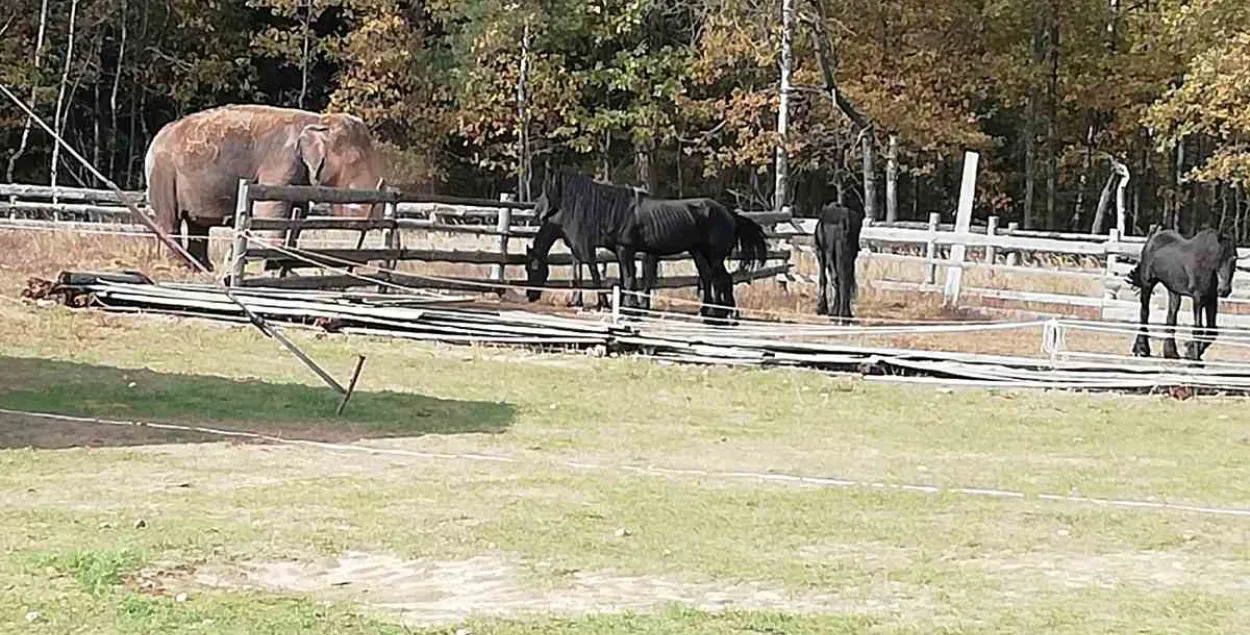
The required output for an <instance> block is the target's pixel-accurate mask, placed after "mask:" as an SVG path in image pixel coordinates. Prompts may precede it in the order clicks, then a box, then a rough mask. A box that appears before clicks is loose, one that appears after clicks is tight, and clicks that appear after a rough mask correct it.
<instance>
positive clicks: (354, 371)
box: [334, 355, 365, 416]
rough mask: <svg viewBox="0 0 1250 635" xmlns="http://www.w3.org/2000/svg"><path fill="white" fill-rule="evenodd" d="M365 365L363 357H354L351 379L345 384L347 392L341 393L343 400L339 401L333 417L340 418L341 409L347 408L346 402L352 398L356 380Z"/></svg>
mask: <svg viewBox="0 0 1250 635" xmlns="http://www.w3.org/2000/svg"><path fill="white" fill-rule="evenodd" d="M364 365H365V356H364V355H357V356H356V368H354V369H352V379H351V381H349V382H348V383H347V391H346V392H344V393H343V399H342V400H341V401H339V407H338V409H337V410H335V411H334V414H335V415H338V416H341V415H342V414H343V409H344V408H346V407H347V401H348V400H349V399H351V398H352V394H353V393H355V392H356V380H357V379H359V378H360V369H361V368H363V367H364Z"/></svg>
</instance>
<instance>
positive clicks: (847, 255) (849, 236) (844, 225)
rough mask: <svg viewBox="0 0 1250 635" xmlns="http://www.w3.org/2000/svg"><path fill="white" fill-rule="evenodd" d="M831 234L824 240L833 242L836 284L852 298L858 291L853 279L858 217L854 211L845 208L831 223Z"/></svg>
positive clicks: (856, 282) (857, 238) (857, 244)
mask: <svg viewBox="0 0 1250 635" xmlns="http://www.w3.org/2000/svg"><path fill="white" fill-rule="evenodd" d="M831 229H832V232H831V233H832V234H833V235H832V236H826V240H831V241H832V242H833V248H834V259H833V266H834V270H835V271H836V273H837V276H838V285H839V286H840V287H841V288H842V289H843V291H845V292H846V295H847V299H849V300H854V299H855V296H856V295H857V294H858V292H859V282H858V281H857V280H856V279H855V258H856V257H857V256H858V255H859V219H858V218H857V217H854V212H851V211H850V210H847V211H846V213H844V214H842V215H841V216H840V217H839V218H838V220H837V222H835V223H833V227H832V228H831Z"/></svg>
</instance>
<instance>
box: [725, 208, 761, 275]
mask: <svg viewBox="0 0 1250 635" xmlns="http://www.w3.org/2000/svg"><path fill="white" fill-rule="evenodd" d="M730 214H732V215H733V219H734V240H735V241H736V242H737V244H738V255H739V256H741V258H742V260H741V264H740V265H738V270H739V271H752V270H754V269H755V268H756V267H763V266H764V263H766V262H768V236H766V235H765V234H764V228H763V227H762V226H760V224H759V223H757V222H755V221H753V220H751V219H749V218H747V217H746V216H743V215H742V214H739V213H737V212H730Z"/></svg>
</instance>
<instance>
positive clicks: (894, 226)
mask: <svg viewBox="0 0 1250 635" xmlns="http://www.w3.org/2000/svg"><path fill="white" fill-rule="evenodd" d="M124 196H126V197H127V198H128V199H130V200H131V201H134V202H135V203H137V204H139V205H143V204H145V195H144V193H143V192H126V193H124ZM247 199H248V202H247V209H246V216H247V218H246V223H245V229H246V230H247V231H258V232H273V233H283V234H286V235H287V236H292V235H294V236H295V237H296V238H298V235H299V233H300V232H303V231H319V230H334V229H337V230H351V231H379V232H382V233H383V235H384V236H385V246H384V247H383V248H369V249H362V250H343V249H307V250H301V252H300V254H301V257H304V258H308V259H309V260H313V261H314V262H317V263H318V264H323V265H329V266H334V265H336V264H337V265H343V261H347V262H351V263H361V264H363V263H369V262H374V263H376V262H382V263H386V264H388V265H394V264H395V263H398V262H402V261H408V260H416V261H426V262H449V263H465V264H480V265H491V266H493V267H494V269H493V271H492V273H491V275H490V277H489V278H488V279H485V280H484V281H486V282H490V283H496V284H503V285H515V284H519V281H517V280H509V279H508V278H507V275H506V274H507V268H508V267H515V266H517V265H521V264H523V263H524V256H523V254H520V253H515V252H513V251H510V249H512V248H515V245H514V244H510V243H513V242H515V241H525V240H528V239H529V238H531V237H532V236H533V234H534V233H535V231H536V229H537V228H536V227H534V226H533V225H532V220H533V218H534V212H533V205H532V204H529V203H521V202H515V201H508V200H504V201H496V200H490V199H482V198H460V197H454V196H443V195H429V194H411V193H402V192H396V191H393V190H386V191H377V190H342V189H333V188H317V187H311V186H264V185H249V186H248V196H247ZM261 200H291V201H299V202H301V203H304V204H306V205H307V203H309V202H310V201H311V202H312V203H313V204H311V205H308V207H310V212H311V214H312V215H311V216H308V217H305V218H295V219H291V218H286V219H283V218H277V219H275V218H256V217H254V216H252V215H251V208H250V205H251V203H253V202H256V201H261ZM352 203H356V204H381V205H382V206H383V207H384V209H385V214H384V215H383V217H382V218H375V219H367V218H343V217H331V216H328V214H329V212H330V211H331V206H332V205H337V204H352ZM242 208H243V206H240V209H242ZM743 213H744V214H745V215H746V216H748V217H750V218H753V219H754V220H756V221H757V222H760V223H761V224H763V225H765V226H766V228H768V229H769V235H770V237H771V238H770V242H771V245H770V250H769V253H768V257H769V265H768V266H766V267H764V268H763V269H761V270H759V271H757V272H755V274H753V275H752V277H751V279H760V278H766V277H776V276H777V275H779V274H780V275H783V276H787V277H791V278H793V277H796V276H797V277H802V276H799V275H798V274H797V272H796V271H795V269H794V267H793V264H794V263H796V262H797V257H795V256H794V255H793V254H795V253H803V252H805V251H810V250H811V243H812V235H813V233H814V229H815V223H816V221H815V220H814V219H803V218H792V217H791V216H790V214H789V213H788V212H780V213H778V212H743ZM127 214H128V212H127V210H126V208H125V207H124V206H123V205H122V204H121V201H120V199H119V198H118V197H117V195H116V194H114V193H113V192H110V191H105V190H92V189H86V188H65V187H58V188H55V189H53V188H50V187H47V186H39V185H24V184H0V228H16V229H46V230H52V229H58V228H60V229H74V230H79V231H89V232H98V233H111V232H112V233H126V234H141V233H143V232H145V231H146V230H145V229H144V228H142V227H141V226H137V225H133V224H128V223H127ZM39 215H43V216H44V218H48V217H50V218H51V220H43V219H40V218H35V216H39ZM237 215H238V214H237V213H236V216H237ZM5 216H7V218H4V217H5ZM950 220H952V219H950V217H949V215H948V216H947V217H946V218H945V219H943V215H942V214H938V213H933V214H931V215H930V217H929V219H928V222H914V221H902V222H897V223H888V224H887V223H871V224H867V225H866V226H865V227H864V229H863V231H862V233H861V242H862V245H863V246H864V247H865V248H866V252H865V258H864V259H863V260H867V261H871V260H872V259H881V260H886V261H890V262H899V263H904V264H914V265H917V266H918V267H917V268H918V270H919V271H920V272H921V273H920V275H919V276H917V278H918V279H908V280H886V279H881V280H865V284H869V285H872V284H876V285H877V286H879V287H882V288H892V289H898V290H910V291H922V292H942V291H945V292H946V293H947V294H948V296H950V295H952V294H953V295H954V297H955V298H956V299H958V298H959V297H960V295H961V294H963V295H966V296H968V299H969V300H971V299H976V300H985V299H987V298H990V299H995V300H1000V301H1014V302H1019V303H1021V304H1027V305H1036V304H1046V305H1053V306H1058V307H1067V308H1069V309H1071V310H1073V311H1080V312H1088V311H1089V310H1091V309H1094V310H1098V311H1100V314H1101V316H1102V317H1105V318H1116V319H1120V318H1124V317H1126V316H1127V315H1128V314H1129V313H1131V312H1132V310H1133V306H1132V304H1133V303H1135V302H1136V300H1135V298H1133V297H1132V291H1131V290H1130V289H1129V288H1128V287H1127V285H1126V284H1125V283H1124V281H1123V278H1124V275H1125V274H1126V273H1127V270H1128V269H1129V268H1130V267H1131V266H1132V263H1133V262H1134V261H1136V259H1137V258H1138V257H1139V255H1140V251H1141V247H1142V244H1143V243H1144V240H1145V239H1144V237H1140V236H1121V235H1119V234H1118V232H1117V231H1115V230H1111V231H1110V232H1108V233H1107V234H1104V235H1091V234H1079V233H1071V232H1046V231H1033V230H1021V229H1019V228H1018V227H1016V226H1015V224H1014V223H1009V224H1007V226H1006V227H1002V226H1000V224H999V222H998V221H999V219H998V218H996V217H990V218H989V219H987V222H985V223H984V224H975V225H974V224H972V223H971V222H968V224H967V229H966V230H965V231H955V227H956V226H957V223H952V222H946V221H950ZM238 221H239V219H238V218H231V219H230V222H231V224H233V225H235V226H236V227H239V222H238ZM412 231H426V232H440V233H449V234H465V235H476V236H482V237H490V238H491V239H492V240H494V239H495V238H497V239H498V241H497V243H494V244H493V245H492V247H493V248H492V249H486V250H455V249H453V250H440V249H411V248H404V246H403V245H402V244H401V243H402V236H403V233H404V232H412ZM297 244H298V243H290V244H289V245H288V246H294V245H297ZM958 251H963V252H964V254H963V256H962V257H955V255H956V252H958ZM238 253H240V254H241V256H242V257H241V258H238V259H235V261H236V262H237V263H245V262H246V261H247V260H257V259H264V260H269V261H273V263H275V264H276V265H277V266H279V267H280V268H283V269H285V270H294V269H306V268H308V265H307V263H302V262H301V261H299V260H298V259H295V258H291V257H289V256H287V255H285V254H283V253H281V252H279V251H278V250H276V249H273V248H267V247H256V246H248V245H243V247H241V248H240V250H239V252H238ZM1029 254H1035V255H1042V256H1045V255H1058V256H1065V257H1075V258H1076V262H1077V263H1078V264H1094V263H1096V266H1092V267H1084V268H1082V267H1079V266H1066V267H1060V268H1057V267H1040V266H1033V265H1029V264H1026V263H1027V262H1028V260H1029V258H1028V255H1029ZM1239 256H1240V261H1239V263H1238V266H1239V269H1243V270H1247V271H1250V249H1244V248H1243V249H1240V250H1239ZM600 258H601V260H603V261H608V260H614V257H613V255H612V254H610V253H607V252H601V254H600ZM665 260H666V261H669V262H672V261H676V260H681V258H679V257H673V258H666V259H665ZM550 262H551V264H553V265H558V266H567V265H568V264H570V263H571V257H570V256H569V255H568V254H567V253H552V254H551V257H550ZM390 268H393V267H390ZM974 269H982V270H988V271H992V272H1001V273H1013V274H1017V273H1021V274H1023V273H1027V274H1037V275H1046V276H1055V277H1060V278H1068V279H1071V280H1074V281H1084V282H1093V283H1095V285H1096V288H1099V289H1100V291H1099V292H1097V293H1092V294H1090V293H1085V294H1080V293H1051V292H1043V291H1039V290H1020V289H983V288H976V287H974V286H969V285H965V284H963V282H962V279H960V280H957V281H955V283H954V284H951V283H949V282H948V281H950V280H953V279H954V278H955V277H956V276H953V272H954V271H956V270H959V271H967V270H974ZM310 278H313V277H312V276H295V277H287V278H279V279H274V278H253V279H248V280H246V282H242V283H243V284H247V285H253V284H255V285H260V284H274V285H281V286H288V287H291V288H301V286H300V285H318V284H324V285H331V284H335V283H343V286H360V285H366V284H372V283H371V282H362V281H361V280H359V279H357V278H350V277H348V278H347V279H342V278H343V277H342V276H321V278H323V280H315V279H313V280H310ZM401 279H402V280H404V284H412V285H413V286H425V287H430V286H438V283H437V282H434V281H431V280H428V279H417V278H414V277H411V276H410V277H409V278H408V279H405V278H403V277H396V278H395V280H401ZM240 280H241V281H242V280H243V278H242V276H240ZM1099 281H1101V285H1097V283H1098V282H1099ZM477 282H478V285H477V286H476V287H474V280H470V279H464V280H453V281H452V282H449V283H447V284H448V287H446V288H459V289H463V290H472V289H474V288H476V289H478V290H480V283H481V282H483V280H478V281H477ZM686 283H689V284H693V278H692V277H690V276H674V277H671V278H670V279H668V280H667V281H666V282H664V283H663V285H662V286H672V285H674V284H676V285H678V286H689V285H686ZM551 284H552V286H553V287H554V286H557V285H561V284H571V282H568V281H563V280H562V281H555V280H553V281H552V282H551ZM457 285H459V286H457ZM1247 286H1248V285H1247V284H1246V283H1245V282H1244V281H1243V280H1238V284H1236V285H1235V287H1234V295H1233V297H1232V298H1229V299H1227V300H1225V301H1224V302H1225V304H1226V305H1227V306H1229V307H1235V306H1236V305H1244V304H1245V303H1247V302H1250V289H1248V288H1247ZM302 288H315V286H307V287H302ZM1163 295H1164V294H1157V296H1158V297H1159V299H1158V300H1157V302H1158V303H1162V302H1163V301H1164V300H1163Z"/></svg>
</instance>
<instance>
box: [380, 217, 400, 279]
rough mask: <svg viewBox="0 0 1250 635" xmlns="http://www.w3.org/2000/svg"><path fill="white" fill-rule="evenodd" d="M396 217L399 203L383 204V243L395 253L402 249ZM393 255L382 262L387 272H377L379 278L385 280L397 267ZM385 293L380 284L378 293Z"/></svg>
mask: <svg viewBox="0 0 1250 635" xmlns="http://www.w3.org/2000/svg"><path fill="white" fill-rule="evenodd" d="M398 216H399V203H397V202H395V201H387V202H386V203H384V204H383V206H382V219H383V220H385V221H386V228H385V229H383V230H382V233H383V236H382V238H383V242H384V243H385V244H386V248H387V249H393V250H395V251H399V250H400V249H402V246H401V238H400V235H399V225H398V221H397V220H396V219H397V218H398ZM395 255H396V257H395V258H388V259H386V260H384V261H383V262H384V263H385V266H386V269H387V271H379V272H378V277H379V278H385V277H386V276H388V275H389V274H390V272H391V271H394V270H395V267H397V266H398V264H399V258H398V256H399V254H395ZM386 291H387V287H386V285H381V284H380V285H378V293H386Z"/></svg>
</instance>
